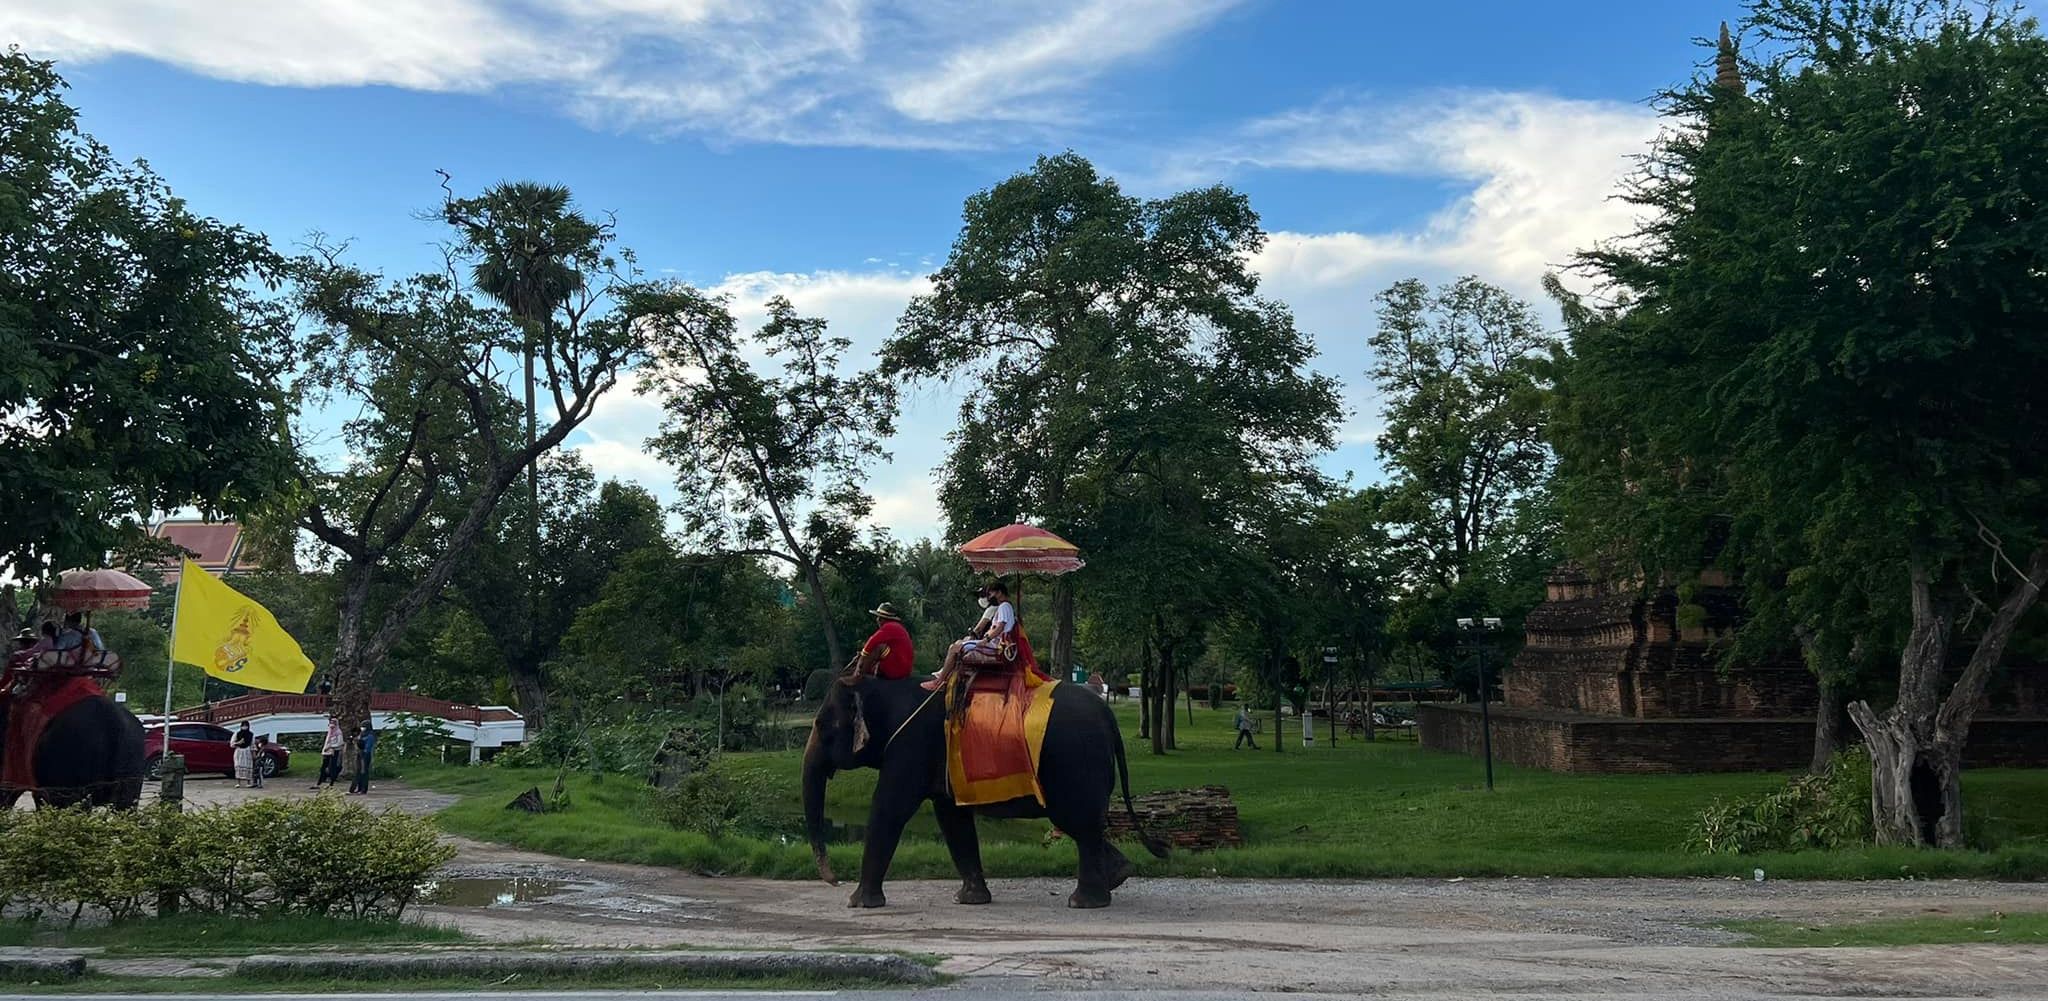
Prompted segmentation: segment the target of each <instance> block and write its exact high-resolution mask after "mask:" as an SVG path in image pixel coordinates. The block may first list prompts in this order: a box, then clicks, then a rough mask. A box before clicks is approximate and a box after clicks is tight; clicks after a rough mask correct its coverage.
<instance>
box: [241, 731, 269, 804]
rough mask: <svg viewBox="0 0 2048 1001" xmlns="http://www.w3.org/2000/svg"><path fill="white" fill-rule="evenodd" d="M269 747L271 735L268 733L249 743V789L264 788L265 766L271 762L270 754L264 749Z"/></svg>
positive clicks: (257, 736)
mask: <svg viewBox="0 0 2048 1001" xmlns="http://www.w3.org/2000/svg"><path fill="white" fill-rule="evenodd" d="M245 725H246V724H245ZM269 746H270V735H269V734H267V733H263V734H257V735H256V739H255V740H252V741H250V742H249V788H251V789H261V788H263V765H264V763H265V762H267V761H269V760H270V752H269V751H266V750H264V748H267V747H269Z"/></svg>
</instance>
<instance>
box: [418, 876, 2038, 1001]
mask: <svg viewBox="0 0 2048 1001" xmlns="http://www.w3.org/2000/svg"><path fill="white" fill-rule="evenodd" d="M456 871H457V873H459V874H461V875H466V876H469V877H471V878H478V879H490V878H503V877H525V878H529V879H543V880H552V881H554V882H553V883H552V884H551V886H550V892H549V893H547V894H543V895H540V896H537V897H535V898H532V899H526V900H518V901H511V902H507V903H504V904H501V905H497V906H483V907H439V908H430V909H429V913H430V914H432V915H433V916H434V917H435V918H436V919H437V920H445V921H448V922H449V923H452V924H455V925H458V926H460V927H462V928H465V929H467V930H469V931H471V932H474V933H476V934H479V935H482V936H484V937H487V938H492V939H501V940H506V941H517V940H522V939H533V938H541V939H545V940H552V941H568V942H581V943H585V944H593V945H595V944H614V945H672V944H678V943H691V944H697V945H706V946H718V947H728V948H800V949H817V948H834V947H839V948H844V947H849V946H852V947H867V948H893V949H912V950H918V951H925V952H932V953H937V954H940V955H944V956H948V957H951V958H950V959H948V960H947V962H946V963H945V964H944V965H943V966H941V970H942V971H944V972H947V973H951V974H955V975H958V976H961V977H964V978H966V981H965V984H966V986H967V987H969V988H973V987H976V986H977V985H979V986H983V987H988V988H1010V987H1017V988H1035V989H1038V990H1041V991H1042V990H1048V989H1050V990H1075V989H1082V988H1086V989H1091V990H1103V989H1108V990H1115V989H1124V990H1131V989H1136V990H1160V991H1166V992H1170V993H1172V994H1176V995H1179V994H1183V993H1185V992H1189V991H1201V990H1221V991H1227V992H1229V993H1227V994H1224V995H1220V996H1243V995H1244V994H1246V993H1249V992H1253V991H1268V990H1284V991H1293V992H1302V993H1308V994H1314V993H1318V992H1321V993H1330V994H1338V995H1356V994H1370V995H1374V996H1394V997H1418V998H1420V997H1435V998H1449V997H1460V998H1469V997H1580V996H1601V997H1628V996H1632V995H1634V996H1643V997H1698V998H1716V999H1748V998H1764V997H1785V996H1828V997H1856V996H1865V995H1868V996H1886V997H1896V996H1915V997H1932V996H1941V995H1949V994H1956V995H1963V996H1970V997H1993V998H2001V997H2002V998H2048V948H2041V947H2026V946H2020V947H2014V946H1997V945H1981V946H1980V945H1969V946H1946V947H1916V948H1897V949H1772V950H1756V949H1738V948H1729V947H1728V944H1729V943H1730V942H1732V941H1734V939H1735V936H1733V935H1732V934H1730V933H1728V932H1725V931H1722V930H1720V929H1719V928H1718V927H1716V926H1715V925H1716V923H1717V922H1720V921H1724V920H1728V919H1734V918H1754V917H1775V918H1783V919H1787V920H1798V921H1816V922H1819V921H1843V920H1857V919H1861V918H1869V917H1881V916H1906V915H1918V914H1928V913H1937V914H1943V913H1945V914H1954V915H1979V914H1986V913H1990V912H1992V911H2005V912H2016V911H2048V885H2042V884H2020V883H1983V882H1964V881H1940V882H1909V881H1893V882H1882V883H1876V882H1873V883H1790V882H1780V881H1771V882H1767V883H1763V884H1757V883H1753V882H1749V881H1746V880H1745V881H1728V880H1544V879H1487V880H1462V881H1455V882H1454V881H1445V880H1375V881H1366V882H1341V883H1337V882H1322V883H1317V882H1306V881H1293V882H1283V881H1267V880H1203V879H1192V880H1189V879H1180V880H1161V879H1151V880H1148V879H1135V880H1132V881H1131V882H1130V883H1129V884H1127V885H1126V886H1125V887H1124V889H1123V890H1121V891H1119V892H1118V893H1117V896H1116V903H1115V905H1114V906H1112V907H1110V908H1108V909H1106V910H1101V911H1073V910H1069V909H1067V907H1066V906H1065V902H1066V895H1067V892H1068V890H1070V889H1071V887H1070V886H1069V885H1068V884H1067V883H1066V881H1064V880H1050V879H1022V880H993V881H991V887H992V889H993V891H994V893H995V897H996V902H995V903H994V904H992V905H989V906H986V907H961V906H959V905H956V904H954V903H953V902H952V896H953V890H954V884H952V883H950V882H938V881H910V882H900V883H894V884H891V885H890V886H889V901H890V906H889V907H887V908H884V909H881V910H875V911H854V910H848V909H846V908H845V907H844V901H845V894H846V890H847V888H846V887H838V888H832V887H826V886H824V885H821V884H818V883H815V882H812V883H803V882H784V881H774V880H758V879H717V878H707V877H699V876H691V875H687V874H682V873H678V872H675V871H673V870H667V869H658V868H651V867H645V866H627V865H612V864H601V863H591V862H573V861H566V860H561V859H551V858H548V857H546V856H539V855H529V854H525V853H520V852H514V851H509V850H506V849H503V848H498V847H495V846H489V845H478V844H473V843H465V844H464V845H463V849H462V857H461V858H460V859H459V860H458V863H457V868H456ZM982 996H990V995H982ZM1161 996H1162V997H1163V996H1164V995H1161Z"/></svg>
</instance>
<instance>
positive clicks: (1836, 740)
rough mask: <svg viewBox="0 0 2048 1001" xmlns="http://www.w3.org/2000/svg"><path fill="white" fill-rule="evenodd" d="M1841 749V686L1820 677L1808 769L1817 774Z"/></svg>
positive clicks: (1826, 768)
mask: <svg viewBox="0 0 2048 1001" xmlns="http://www.w3.org/2000/svg"><path fill="white" fill-rule="evenodd" d="M1841 749H1842V687H1841V686H1840V685H1838V684H1836V683H1835V682H1832V681H1829V680H1827V679H1826V678H1822V679H1820V705H1818V706H1816V707H1815V708H1814V710H1813V763H1812V764H1811V765H1810V766H1809V767H1808V768H1807V770H1808V771H1810V772H1812V773H1814V774H1815V775H1818V774H1820V773H1822V772H1824V771H1827V770H1828V762H1830V761H1832V760H1834V757H1835V752H1836V751H1839V750H1841Z"/></svg>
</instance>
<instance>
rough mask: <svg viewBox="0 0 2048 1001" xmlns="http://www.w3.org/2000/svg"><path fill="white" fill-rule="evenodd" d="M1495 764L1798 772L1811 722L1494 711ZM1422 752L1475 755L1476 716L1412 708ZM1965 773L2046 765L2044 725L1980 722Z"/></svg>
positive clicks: (1808, 754)
mask: <svg viewBox="0 0 2048 1001" xmlns="http://www.w3.org/2000/svg"><path fill="white" fill-rule="evenodd" d="M1492 715H1493V757H1494V760H1496V761H1504V762H1507V763H1509V764H1514V765H1521V766H1524V767H1529V768H1543V769H1548V770H1550V771H1557V772H1586V773H1631V772H1632V773H1645V772H1739V771H1789V770H1793V769H1799V768H1805V767H1806V766H1807V764H1808V763H1809V761H1811V759H1812V756H1813V720H1811V719H1802V718H1775V719H1771V718H1763V719H1657V720H1640V719H1624V718H1610V717H1597V716H1579V715H1573V714H1568V713H1557V712H1545V711H1541V710H1528V709H1511V708H1507V707H1504V706H1499V705H1496V706H1494V707H1492ZM1416 721H1417V723H1418V724H1419V729H1420V731H1421V733H1420V736H1421V742H1422V746H1424V747H1427V748H1431V749H1434V750H1439V751H1453V752H1458V753H1463V754H1472V755H1477V754H1479V753H1480V748H1481V734H1480V717H1479V707H1478V706H1476V705H1471V704H1465V703H1460V704H1447V703H1437V704H1430V705H1422V706H1418V707H1416ZM1964 764H1965V765H1967V766H1969V767H1975V768H1984V767H1993V766H2025V767H2039V766H2048V719H2012V718H1986V719H1979V720H1977V721H1976V722H1975V723H1974V724H1972V725H1971V727H1970V743H1969V747H1968V748H1967V750H1966V751H1965V755H1964Z"/></svg>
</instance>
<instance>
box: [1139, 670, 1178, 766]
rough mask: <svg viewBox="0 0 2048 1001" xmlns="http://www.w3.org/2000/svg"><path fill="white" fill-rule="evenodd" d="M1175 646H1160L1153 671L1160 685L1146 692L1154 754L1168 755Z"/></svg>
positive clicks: (1171, 719) (1153, 678)
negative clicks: (1168, 696)
mask: <svg viewBox="0 0 2048 1001" xmlns="http://www.w3.org/2000/svg"><path fill="white" fill-rule="evenodd" d="M1172 662H1173V645H1172V644H1170V643H1161V644H1159V660H1158V663H1157V664H1156V665H1154V667H1153V670H1152V680H1154V681H1156V682H1158V684H1156V685H1154V686H1152V687H1151V688H1148V689H1146V690H1145V711H1146V712H1147V713H1149V714H1151V716H1152V753H1153V754H1165V753H1166V728H1167V727H1168V726H1169V725H1171V724H1172V723H1173V703H1172V702H1170V701H1168V700H1167V693H1168V691H1170V689H1169V687H1168V686H1170V685H1172V684H1173V670H1172V667H1171V664H1172Z"/></svg>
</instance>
